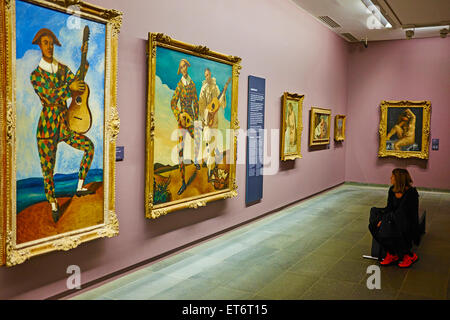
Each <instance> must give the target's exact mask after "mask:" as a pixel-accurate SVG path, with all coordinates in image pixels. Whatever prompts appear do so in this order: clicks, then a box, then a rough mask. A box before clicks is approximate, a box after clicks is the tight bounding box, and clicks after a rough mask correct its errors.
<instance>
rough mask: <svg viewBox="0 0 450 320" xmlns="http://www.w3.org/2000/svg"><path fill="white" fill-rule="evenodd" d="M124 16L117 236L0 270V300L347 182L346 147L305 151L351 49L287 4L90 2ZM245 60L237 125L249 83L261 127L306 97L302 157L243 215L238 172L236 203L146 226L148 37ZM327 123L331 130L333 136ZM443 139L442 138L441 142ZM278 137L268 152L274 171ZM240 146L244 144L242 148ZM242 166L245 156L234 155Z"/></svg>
mask: <svg viewBox="0 0 450 320" xmlns="http://www.w3.org/2000/svg"><path fill="white" fill-rule="evenodd" d="M92 2H93V3H95V4H97V5H100V6H103V7H107V8H115V9H118V10H121V11H123V12H124V17H123V26H122V30H121V33H120V39H119V79H118V81H119V83H118V108H119V114H120V119H121V125H120V128H121V129H120V130H121V131H120V134H119V137H118V145H124V146H125V160H124V161H123V162H119V163H117V188H116V190H117V195H116V196H117V206H116V208H117V215H118V218H119V222H120V235H119V236H118V237H115V238H112V239H101V240H96V241H93V242H90V243H86V244H83V245H81V246H80V247H79V248H76V249H74V250H71V251H69V252H53V253H50V254H46V255H43V256H40V257H35V258H33V259H31V260H30V261H27V262H26V263H24V264H22V265H19V266H15V267H13V268H6V267H2V268H0V298H2V299H6V298H28V299H42V298H46V297H49V296H52V295H55V294H58V293H61V292H64V291H65V290H66V287H65V284H66V279H67V274H66V268H67V266H68V265H70V264H76V265H79V266H80V267H81V270H82V283H86V282H89V281H93V280H95V279H98V278H100V277H102V276H105V275H108V274H110V273H112V272H115V271H117V270H120V269H123V268H125V267H128V266H130V265H133V264H135V263H138V262H141V261H144V260H146V259H149V258H151V257H155V256H157V255H159V254H162V253H164V252H167V251H169V250H171V249H173V248H177V247H179V246H182V245H184V244H187V243H190V242H192V241H195V240H197V239H201V238H202V237H205V236H208V235H210V234H213V233H215V232H219V231H221V230H223V229H226V228H228V227H231V226H233V225H236V224H238V223H241V222H244V221H247V220H249V219H251V218H254V217H257V216H259V215H262V214H264V213H266V212H268V211H270V210H273V209H275V208H278V207H280V206H283V205H285V204H288V203H291V202H294V201H296V200H298V199H302V198H305V197H307V196H309V195H311V194H314V193H316V192H319V191H321V190H323V189H326V188H328V187H331V186H334V185H336V184H339V183H341V182H343V181H344V178H345V167H344V163H345V146H346V144H347V143H348V140H350V139H347V141H346V142H344V143H343V144H340V145H335V144H334V142H331V144H330V149H321V150H316V151H312V152H308V148H307V145H308V128H309V124H308V119H309V117H308V114H309V110H310V108H311V106H319V107H322V108H329V109H332V114H333V116H334V115H335V114H346V105H347V91H348V90H347V60H348V45H347V44H346V42H345V41H344V40H342V39H341V38H339V37H338V36H337V35H335V34H334V33H333V32H331V31H330V30H328V29H327V28H326V27H324V26H322V25H321V24H320V23H318V22H316V21H315V20H314V19H313V18H312V17H310V16H309V15H308V14H306V13H305V12H304V11H303V10H302V9H300V8H298V7H297V6H296V5H295V4H294V3H293V2H292V1H289V0H278V1H273V0H246V1H242V0H226V1H225V0H222V1H210V0H190V1H179V0H165V1H148V0H134V1H119V0H95V1H92ZM150 31H151V32H163V33H165V34H167V35H169V36H171V37H173V38H175V39H178V40H182V41H184V42H188V43H193V44H201V45H206V46H207V47H209V48H210V49H212V50H215V51H218V52H222V53H226V54H232V55H237V56H240V57H241V58H242V67H243V68H242V70H241V75H240V83H239V107H238V110H239V111H238V117H239V121H240V126H241V127H242V128H246V127H247V112H246V109H247V78H248V75H255V76H259V77H263V78H265V79H266V128H269V129H271V128H279V127H280V101H281V95H282V94H283V92H284V91H289V92H297V93H299V94H305V95H306V96H305V100H304V108H303V127H304V129H303V136H302V154H303V159H301V160H296V161H295V162H291V163H288V164H286V163H285V164H284V165H283V166H282V168H280V170H276V171H277V175H271V176H266V177H265V178H264V198H263V200H262V202H261V203H259V204H257V205H254V206H251V207H248V208H246V207H245V194H244V192H245V165H239V166H238V167H237V183H238V186H239V189H238V192H239V196H238V197H237V198H234V199H229V200H225V201H217V202H214V203H210V204H208V205H207V206H206V207H204V208H200V209H197V210H183V211H179V212H175V213H171V214H169V215H167V216H165V217H161V218H159V219H157V220H147V219H145V218H144V198H143V196H144V150H145V138H144V137H145V114H146V85H147V84H146V56H145V46H146V42H147V34H148V32H150ZM333 128H334V125H333V126H332V128H331V129H332V130H333ZM441 136H442V135H441ZM278 141H279V139H276V142H275V143H274V144H272V145H271V153H272V154H273V156H274V159H275V163H276V164H278V158H279V151H278V150H279V144H278ZM240 145H241V147H242V146H243V145H244V144H242V143H241V144H240ZM238 157H242V158H243V159H245V149H244V150H243V151H241V152H240V153H239V154H238Z"/></svg>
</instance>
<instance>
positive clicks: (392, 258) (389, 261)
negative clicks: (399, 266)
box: [380, 252, 398, 266]
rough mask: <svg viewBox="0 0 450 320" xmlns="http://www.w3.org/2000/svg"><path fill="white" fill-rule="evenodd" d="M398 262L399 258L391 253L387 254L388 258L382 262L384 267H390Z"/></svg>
mask: <svg viewBox="0 0 450 320" xmlns="http://www.w3.org/2000/svg"><path fill="white" fill-rule="evenodd" d="M396 261H398V256H397V255H393V254H390V253H389V252H388V253H386V257H385V258H384V259H383V261H381V262H380V264H381V265H382V266H388V265H390V264H392V263H394V262H396Z"/></svg>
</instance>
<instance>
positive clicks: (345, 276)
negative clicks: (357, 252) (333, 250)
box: [323, 259, 372, 283]
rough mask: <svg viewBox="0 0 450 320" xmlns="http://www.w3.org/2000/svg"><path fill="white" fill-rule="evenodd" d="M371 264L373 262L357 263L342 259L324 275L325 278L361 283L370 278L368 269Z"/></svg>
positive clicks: (363, 261)
mask: <svg viewBox="0 0 450 320" xmlns="http://www.w3.org/2000/svg"><path fill="white" fill-rule="evenodd" d="M371 264H372V262H370V261H367V260H362V261H361V260H360V261H356V260H344V259H342V260H339V261H338V262H336V263H335V264H334V265H333V266H332V267H331V268H330V269H329V270H328V271H327V272H326V273H324V274H323V277H324V278H331V279H336V280H343V281H348V282H355V283H360V282H362V280H364V279H367V278H368V277H369V275H368V274H367V267H368V266H370V265H371Z"/></svg>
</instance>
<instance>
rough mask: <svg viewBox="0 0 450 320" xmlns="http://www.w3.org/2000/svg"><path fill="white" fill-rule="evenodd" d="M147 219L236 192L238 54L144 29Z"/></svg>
mask: <svg viewBox="0 0 450 320" xmlns="http://www.w3.org/2000/svg"><path fill="white" fill-rule="evenodd" d="M148 45H149V47H148V48H149V53H150V54H149V64H148V65H149V72H148V75H149V79H148V84H149V89H148V95H149V96H148V113H147V142H146V144H147V148H146V150H147V153H146V186H145V191H146V192H145V194H146V195H145V199H146V202H145V204H146V217H148V218H157V217H159V216H161V215H165V214H167V213H168V212H172V211H175V210H180V209H183V208H197V207H200V206H204V205H206V203H207V202H209V201H213V200H218V199H225V198H230V197H234V196H235V195H236V194H237V193H236V182H235V170H236V136H235V132H234V129H236V128H237V126H238V122H237V90H238V76H239V69H240V65H239V63H240V58H238V57H234V56H230V55H224V54H220V53H217V52H214V51H212V50H209V49H208V48H206V47H204V46H194V45H190V44H187V43H184V42H181V41H178V40H175V39H172V38H170V37H168V36H166V35H163V34H157V33H150V34H149V44H148Z"/></svg>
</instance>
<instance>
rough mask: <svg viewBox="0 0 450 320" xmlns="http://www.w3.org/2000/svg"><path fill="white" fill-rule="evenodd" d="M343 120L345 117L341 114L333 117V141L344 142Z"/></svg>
mask: <svg viewBox="0 0 450 320" xmlns="http://www.w3.org/2000/svg"><path fill="white" fill-rule="evenodd" d="M345 120H346V116H345V115H342V114H338V115H336V117H334V140H335V141H344V140H345Z"/></svg>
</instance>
